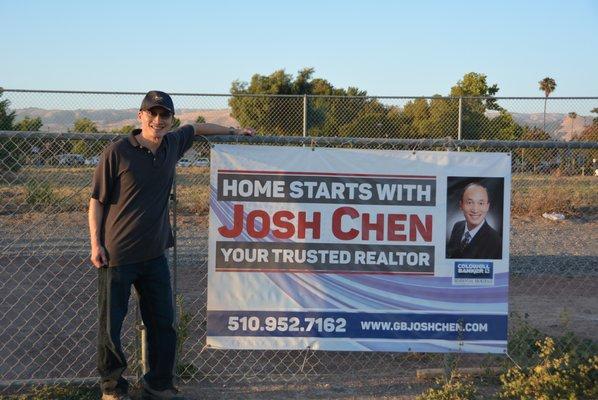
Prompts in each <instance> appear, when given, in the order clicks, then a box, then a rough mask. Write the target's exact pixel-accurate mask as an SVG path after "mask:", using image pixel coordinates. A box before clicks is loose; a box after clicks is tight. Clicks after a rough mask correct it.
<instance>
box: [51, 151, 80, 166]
mask: <svg viewBox="0 0 598 400" xmlns="http://www.w3.org/2000/svg"><path fill="white" fill-rule="evenodd" d="M56 158H57V160H58V165H83V164H85V157H83V156H82V155H81V154H71V153H66V154H59V155H58V156H57V157H56Z"/></svg>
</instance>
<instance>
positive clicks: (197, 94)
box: [0, 88, 598, 100]
mask: <svg viewBox="0 0 598 400" xmlns="http://www.w3.org/2000/svg"><path fill="white" fill-rule="evenodd" d="M0 92H7V93H54V94H107V95H139V96H143V95H145V92H118V91H116V92H111V91H93V90H38V89H6V88H0ZM169 94H170V95H171V96H204V97H272V98H275V97H289V98H303V97H308V98H341V99H397V100H401V99H402V100H409V99H445V100H457V99H460V98H461V99H466V100H467V99H479V100H598V96H550V97H545V96H440V95H433V96H421V95H419V96H374V95H372V96H369V95H365V96H338V95H336V96H335V95H315V94H306V95H302V94H268V93H264V94H257V93H183V92H172V93H169Z"/></svg>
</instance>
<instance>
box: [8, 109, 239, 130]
mask: <svg viewBox="0 0 598 400" xmlns="http://www.w3.org/2000/svg"><path fill="white" fill-rule="evenodd" d="M137 111H138V110H137V109H132V108H131V109H124V110H111V109H104V110H45V109H42V108H22V109H16V110H15V112H16V114H17V118H16V121H20V120H21V119H23V118H25V116H29V117H40V118H41V119H42V122H43V124H44V126H43V127H42V130H44V131H50V132H67V131H68V130H69V129H72V128H73V123H74V122H75V120H76V119H79V118H89V119H90V120H92V121H94V122H95V123H96V125H97V127H98V130H99V131H101V132H110V131H111V130H113V129H118V128H121V127H123V126H125V125H135V126H138V125H139V122H138V121H137ZM199 115H201V116H202V117H204V118H205V120H206V122H210V123H214V124H219V125H224V126H239V124H238V122H237V121H236V120H235V119H234V118H232V117H231V116H230V110H229V109H219V110H196V109H179V110H177V114H176V117H177V118H178V119H180V120H181V124H186V123H189V122H194V121H195V120H196V119H197V117H198V116H199Z"/></svg>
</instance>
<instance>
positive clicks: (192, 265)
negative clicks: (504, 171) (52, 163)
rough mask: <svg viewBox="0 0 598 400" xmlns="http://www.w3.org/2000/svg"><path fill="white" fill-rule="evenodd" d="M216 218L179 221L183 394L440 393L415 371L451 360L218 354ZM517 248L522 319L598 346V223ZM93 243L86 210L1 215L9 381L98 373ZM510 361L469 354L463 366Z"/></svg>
mask: <svg viewBox="0 0 598 400" xmlns="http://www.w3.org/2000/svg"><path fill="white" fill-rule="evenodd" d="M205 222H206V221H205V217H198V216H196V215H184V216H180V217H179V218H178V220H177V227H178V232H177V236H178V243H179V246H178V248H177V266H178V267H177V272H176V278H177V279H176V285H177V291H178V293H180V294H181V295H182V299H183V304H184V308H185V309H186V310H188V312H189V313H190V314H191V325H190V326H191V328H190V331H189V337H188V338H187V340H186V342H185V350H184V359H183V360H182V361H184V362H186V363H189V364H192V365H193V366H194V367H193V368H195V369H194V370H193V371H192V372H193V375H194V376H193V379H190V380H189V381H183V385H182V387H183V388H184V392H185V393H186V394H187V395H188V396H189V397H190V398H191V399H200V398H201V399H260V400H261V399H296V398H301V399H312V398H313V399H316V398H317V399H320V398H330V399H373V398H376V399H413V398H414V397H415V395H417V394H419V393H421V392H422V391H423V390H424V389H425V388H426V387H428V386H429V385H430V382H418V381H417V380H416V379H415V370H416V369H417V368H427V367H437V368H438V367H442V366H443V362H444V358H443V356H442V355H425V354H414V355H405V354H372V353H351V354H347V353H339V352H319V353H316V352H312V353H310V354H304V353H302V352H272V351H270V352H248V351H245V352H244V351H237V352H232V353H231V352H224V351H214V350H206V349H205V348H204V346H203V343H202V342H203V341H204V339H205V337H204V332H205V318H204V315H205V296H206V287H205V286H206V279H205V273H206V270H207V269H206V258H207V249H206V248H205V241H206V240H207V231H206V228H205V226H206V223H205ZM510 242H511V246H510V250H511V264H510V265H511V278H510V290H509V306H510V311H512V312H517V313H518V314H519V315H521V316H525V315H528V319H527V321H528V322H529V323H530V324H532V325H533V326H534V327H536V328H538V329H539V330H541V331H542V332H544V333H546V334H551V335H560V334H563V333H564V332H565V331H573V332H575V333H576V334H577V335H578V336H580V337H586V338H589V339H593V340H598V336H597V335H598V333H597V332H598V246H597V244H598V219H597V218H579V217H578V218H575V219H567V220H565V221H562V222H553V221H548V220H545V219H543V218H541V217H530V218H513V220H512V225H511V240H510ZM198 243H200V245H199V246H198ZM88 246H89V244H88V239H87V225H86V220H85V215H84V214H83V213H54V214H48V213H41V212H40V213H27V214H16V215H0V249H1V252H0V293H1V294H2V296H1V297H0V321H1V326H2V329H1V330H0V381H2V382H3V383H6V382H7V381H11V380H22V379H49V378H72V377H79V378H85V377H93V376H95V375H96V372H95V360H94V354H95V318H96V311H95V307H96V306H95V284H96V283H95V271H94V270H93V269H92V268H91V267H90V266H89V263H88V261H87V258H88V253H89V248H88ZM131 304H132V305H133V303H131ZM132 309H133V308H132ZM133 324H134V313H132V312H131V313H129V317H128V318H127V324H126V326H127V329H128V330H127V333H126V334H125V339H124V340H123V343H124V344H125V348H128V349H129V350H131V349H133V348H134V342H135V339H134V338H135V335H134V328H133ZM503 361H504V358H502V359H497V358H479V356H472V357H467V356H466V357H463V358H462V359H461V360H460V361H459V362H460V365H461V366H463V365H470V364H471V365H496V364H497V363H501V362H503ZM494 389H495V387H493V386H492V385H490V386H489V387H488V388H486V389H484V390H489V391H492V390H494ZM2 393H3V389H2V388H1V387H0V394H2Z"/></svg>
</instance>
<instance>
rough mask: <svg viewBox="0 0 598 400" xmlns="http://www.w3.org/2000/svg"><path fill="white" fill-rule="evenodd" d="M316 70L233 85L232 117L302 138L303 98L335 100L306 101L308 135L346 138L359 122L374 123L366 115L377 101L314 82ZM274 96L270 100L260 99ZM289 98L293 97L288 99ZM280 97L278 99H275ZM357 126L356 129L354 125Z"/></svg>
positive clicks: (279, 73) (356, 91) (255, 78)
mask: <svg viewBox="0 0 598 400" xmlns="http://www.w3.org/2000/svg"><path fill="white" fill-rule="evenodd" d="M313 74H314V69H313V68H304V69H302V70H300V71H299V72H298V74H297V76H296V77H295V78H294V77H293V76H292V75H291V74H287V73H285V71H284V70H278V71H274V72H273V73H272V74H270V75H267V76H266V75H260V74H255V75H253V76H252V78H251V82H249V83H247V82H240V81H234V82H233V83H232V86H231V94H233V97H232V98H231V99H230V100H229V105H230V107H231V115H232V117H233V118H235V119H236V120H237V121H239V123H240V124H241V125H242V126H251V127H253V128H255V129H257V130H258V131H259V132H264V133H266V134H275V135H300V134H301V133H302V130H303V112H302V111H303V100H304V99H303V98H302V97H300V96H303V95H306V96H310V95H319V96H334V97H326V98H312V97H308V98H307V123H308V129H309V131H310V132H311V133H312V134H314V135H318V136H337V135H347V134H348V132H349V130H351V129H356V125H355V124H357V122H355V121H354V120H355V119H356V118H358V116H359V118H361V119H362V122H363V121H364V120H373V119H374V117H373V116H366V114H367V113H371V112H376V111H373V110H372V109H371V108H369V106H368V105H370V106H371V104H373V103H378V102H377V100H373V99H366V98H365V97H364V96H366V95H367V93H366V92H365V91H361V90H359V89H358V88H354V87H350V88H348V89H341V88H335V87H334V86H333V85H332V84H331V83H330V82H328V81H327V80H325V79H322V78H313ZM263 94H268V95H274V96H271V97H264V96H257V95H263ZM289 95H290V96H289ZM276 96H277V97H276ZM352 123H354V125H351V124H352Z"/></svg>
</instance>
